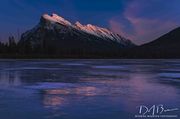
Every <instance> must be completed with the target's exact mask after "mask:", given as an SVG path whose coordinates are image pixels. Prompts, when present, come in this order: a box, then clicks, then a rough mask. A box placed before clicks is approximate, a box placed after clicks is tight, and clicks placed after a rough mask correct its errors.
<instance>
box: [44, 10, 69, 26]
mask: <svg viewBox="0 0 180 119" xmlns="http://www.w3.org/2000/svg"><path fill="white" fill-rule="evenodd" d="M42 17H43V18H44V19H46V20H48V21H50V22H53V23H60V24H63V25H69V26H71V23H70V22H69V21H67V20H66V19H64V18H63V17H61V16H58V15H57V14H54V13H53V14H52V15H51V16H50V15H48V14H44V15H43V16H42Z"/></svg>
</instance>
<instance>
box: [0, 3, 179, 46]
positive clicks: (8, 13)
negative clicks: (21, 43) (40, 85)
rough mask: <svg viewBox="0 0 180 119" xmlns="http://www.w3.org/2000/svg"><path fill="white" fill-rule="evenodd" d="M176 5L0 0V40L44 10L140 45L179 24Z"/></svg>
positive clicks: (29, 25)
mask: <svg viewBox="0 0 180 119" xmlns="http://www.w3.org/2000/svg"><path fill="white" fill-rule="evenodd" d="M179 5H180V0H171V1H170V0H111V1H110V0H1V4H0V20H1V22H0V26H1V29H0V40H1V41H5V40H7V37H8V36H9V35H15V36H16V37H17V36H18V35H17V34H18V32H20V33H22V32H24V31H26V30H28V29H30V28H32V27H33V26H35V25H36V24H37V23H38V22H39V18H40V16H41V15H42V14H43V13H49V14H51V13H57V14H59V15H61V16H63V17H65V18H66V19H67V20H69V21H71V22H73V23H74V22H75V21H80V22H81V23H82V24H88V23H90V24H94V25H98V26H101V27H106V28H109V29H111V30H112V31H114V32H117V33H119V34H120V35H123V36H125V37H127V38H129V39H131V40H132V41H133V42H135V43H136V44H142V43H146V42H150V41H151V40H154V39H156V38H157V37H159V36H161V35H163V34H165V33H166V32H168V31H170V30H172V29H174V28H176V27H178V26H180V7H179Z"/></svg>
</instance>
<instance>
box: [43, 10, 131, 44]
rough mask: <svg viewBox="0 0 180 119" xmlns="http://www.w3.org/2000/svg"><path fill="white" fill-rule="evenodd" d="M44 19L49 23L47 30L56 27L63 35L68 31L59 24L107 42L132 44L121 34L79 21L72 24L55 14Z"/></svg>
mask: <svg viewBox="0 0 180 119" xmlns="http://www.w3.org/2000/svg"><path fill="white" fill-rule="evenodd" d="M42 18H43V19H45V20H47V21H49V22H47V24H46V26H45V27H46V28H47V29H51V30H53V29H54V26H55V27H56V28H59V29H61V32H63V33H64V32H66V31H68V30H67V29H66V28H63V27H58V26H59V24H61V25H63V26H68V28H70V29H75V30H78V31H80V32H85V33H88V34H91V35H94V36H97V37H99V38H102V39H107V40H108V39H109V40H111V41H116V42H119V43H122V44H123V43H124V44H126V43H127V42H130V41H129V40H127V39H125V38H124V37H121V36H120V35H119V34H116V33H113V32H112V31H110V30H108V29H106V28H101V27H98V26H95V25H92V24H87V25H83V24H81V23H80V22H78V21H77V22H76V23H75V24H72V23H71V22H69V21H67V20H66V19H64V18H63V17H61V16H59V15H57V14H54V13H53V14H52V15H48V14H44V15H43V16H42ZM49 23H50V24H49Z"/></svg>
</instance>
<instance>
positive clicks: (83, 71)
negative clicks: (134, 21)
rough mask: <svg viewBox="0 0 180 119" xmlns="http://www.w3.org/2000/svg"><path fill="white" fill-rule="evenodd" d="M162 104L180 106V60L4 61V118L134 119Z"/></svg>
mask: <svg viewBox="0 0 180 119" xmlns="http://www.w3.org/2000/svg"><path fill="white" fill-rule="evenodd" d="M159 104H162V105H164V107H165V108H168V109H169V108H170V109H172V108H173V109H174V108H178V109H180V60H0V119H134V118H135V115H136V114H138V112H139V109H138V106H141V105H146V106H150V107H151V106H152V105H159ZM164 114H165V113H164ZM171 114H175V115H177V116H178V117H176V118H175V119H178V118H180V115H178V114H180V111H179V110H176V111H173V112H171Z"/></svg>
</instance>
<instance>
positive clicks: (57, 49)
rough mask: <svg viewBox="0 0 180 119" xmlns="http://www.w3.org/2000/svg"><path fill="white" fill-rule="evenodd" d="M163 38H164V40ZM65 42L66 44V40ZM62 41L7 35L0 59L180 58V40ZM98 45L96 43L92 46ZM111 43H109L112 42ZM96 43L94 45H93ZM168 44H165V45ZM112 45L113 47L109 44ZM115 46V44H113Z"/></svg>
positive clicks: (0, 43)
mask: <svg viewBox="0 0 180 119" xmlns="http://www.w3.org/2000/svg"><path fill="white" fill-rule="evenodd" d="M164 41H165V40H164ZM66 42H67V43H66ZM66 42H65V41H64V42H63V44H62V43H58V41H54V43H53V42H52V41H51V42H50V41H49V40H47V41H46V40H42V42H41V43H39V44H38V45H34V44H32V42H30V41H26V42H25V43H24V42H21V40H20V41H18V40H16V39H15V37H13V36H10V37H9V39H8V42H6V43H3V42H0V58H18V59H32V58H78V59H79V58H88V59H92V58H93V59H94V58H114V59H116V58H118V59H120V58H122V59H125V58H127V59H140V58H141V59H142V58H143V59H160V58H166V59H167V58H180V47H179V45H178V44H179V43H180V41H179V40H178V41H176V42H175V43H171V44H170V43H169V42H167V44H165V45H164V46H163V45H161V44H162V42H160V43H159V44H158V43H156V42H155V44H157V45H155V46H156V47H155V46H154V45H152V46H153V47H151V44H152V43H151V44H150V45H149V44H148V46H146V45H143V46H137V47H132V48H117V49H113V50H112V49H106V48H103V47H100V46H103V45H102V44H98V43H95V44H90V43H83V42H82V41H80V42H73V40H72V42H68V41H66ZM95 45H98V46H95ZM111 45H112V44H111ZM94 46H95V48H94ZM167 46H168V47H167ZM112 47H113V46H112ZM114 47H115V46H114Z"/></svg>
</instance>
